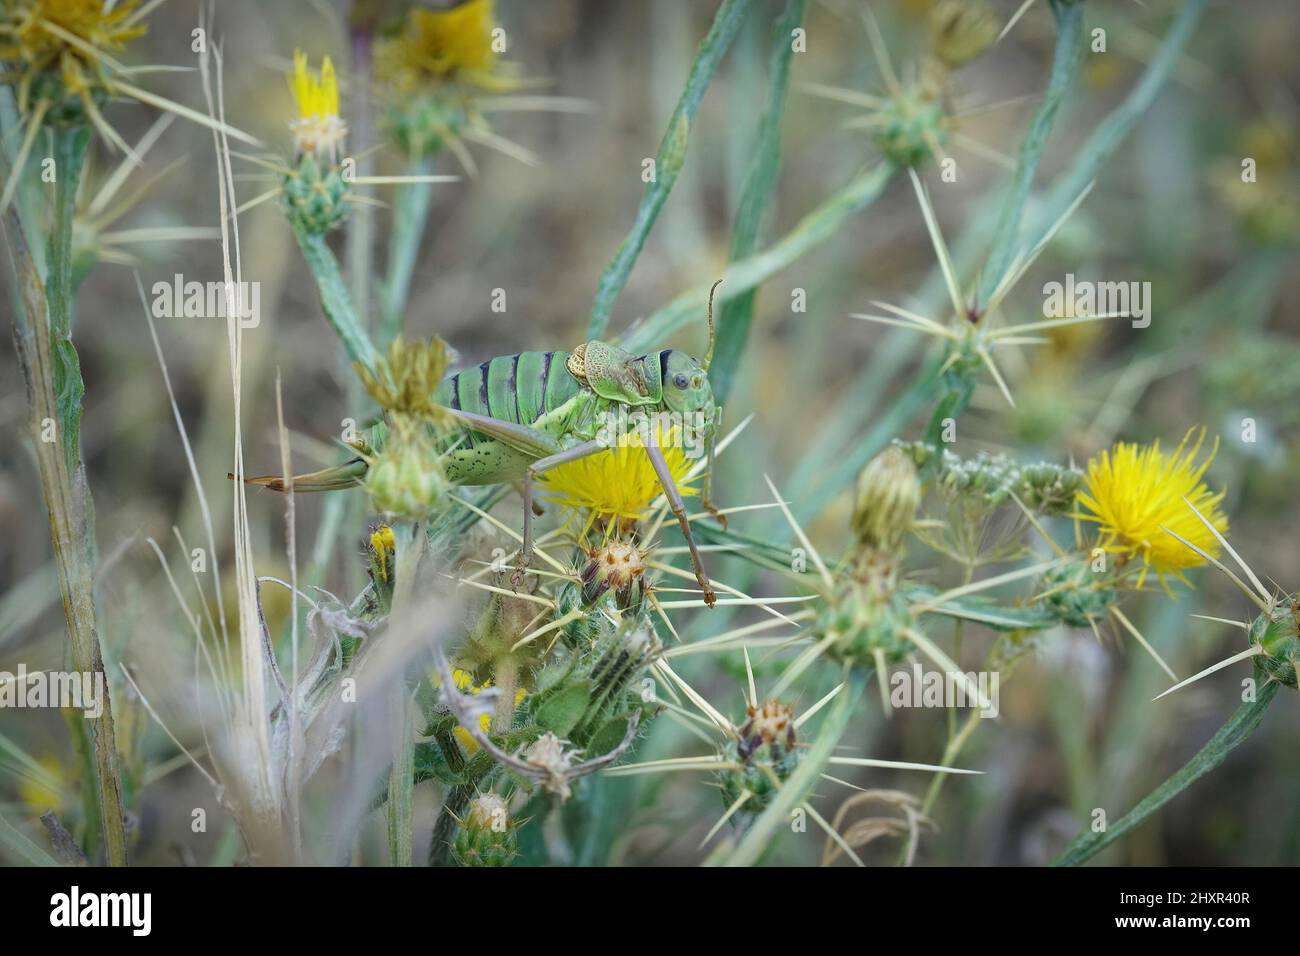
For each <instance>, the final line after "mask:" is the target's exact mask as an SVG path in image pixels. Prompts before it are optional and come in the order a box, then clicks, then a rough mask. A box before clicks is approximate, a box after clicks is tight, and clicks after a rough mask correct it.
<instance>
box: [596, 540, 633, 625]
mask: <svg viewBox="0 0 1300 956" xmlns="http://www.w3.org/2000/svg"><path fill="white" fill-rule="evenodd" d="M645 568H646V565H645V554H644V553H643V552H642V551H641V550H640V549H639V548H637V546H636V545H634V544H632V543H631V542H630V541H619V540H617V539H614V540H610V541H607V542H605V543H604V544H603V545H601V546H600V547H599V548H593V549H592V550H591V552H590V560H589V561H588V562H587V566H586V567H585V568H583V569H582V601H583V604H584V605H587V606H590V605H593V604H595V603H596V602H597V601H599V600H600V599H601V597H603V596H604V595H605V594H606V593H607V592H609V591H613V593H614V602H615V604H616V605H617V606H618V607H619V608H620V609H621V610H627V609H629V608H633V607H636V606H637V605H639V604H640V603H641V595H642V579H643V578H644V576H645Z"/></svg>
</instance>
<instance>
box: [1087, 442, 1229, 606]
mask: <svg viewBox="0 0 1300 956" xmlns="http://www.w3.org/2000/svg"><path fill="white" fill-rule="evenodd" d="M1191 437H1192V431H1188V433H1187V434H1186V435H1185V436H1183V440H1182V441H1181V442H1179V444H1178V448H1177V449H1175V451H1174V452H1173V454H1172V455H1169V454H1166V453H1164V452H1162V451H1161V450H1160V442H1158V441H1157V442H1154V443H1153V444H1151V445H1148V446H1144V447H1140V446H1138V445H1136V444H1131V443H1127V442H1120V443H1119V444H1117V445H1116V446H1115V447H1114V449H1112V450H1111V451H1109V452H1107V451H1102V452H1101V453H1100V454H1099V455H1098V456H1097V457H1096V458H1093V459H1092V460H1091V461H1089V462H1088V473H1087V476H1086V477H1085V490H1083V491H1080V492H1079V496H1078V502H1079V504H1080V505H1081V506H1082V507H1083V508H1085V509H1086V510H1087V512H1089V513H1086V514H1079V515H1077V517H1079V518H1082V519H1083V520H1085V521H1094V522H1096V523H1097V524H1098V525H1099V528H1100V531H1101V537H1100V539H1099V542H1098V543H1099V546H1100V547H1102V548H1103V549H1105V550H1106V551H1108V552H1110V553H1112V554H1119V555H1122V556H1123V560H1125V561H1127V560H1129V559H1131V558H1134V557H1137V556H1141V558H1142V562H1143V568H1142V574H1141V576H1140V577H1139V579H1138V586H1139V587H1141V586H1142V582H1143V581H1144V580H1145V578H1146V574H1147V571H1148V570H1154V571H1155V572H1156V573H1157V574H1158V575H1160V577H1161V580H1162V581H1163V579H1164V576H1165V575H1166V574H1172V575H1174V576H1175V577H1178V578H1180V579H1181V578H1182V572H1183V571H1184V570H1186V569H1187V568H1193V567H1198V566H1199V565H1202V564H1204V563H1205V559H1204V558H1202V557H1201V556H1200V555H1199V554H1197V553H1196V552H1195V551H1193V550H1192V549H1191V548H1189V547H1187V545H1185V544H1183V543H1182V542H1181V541H1179V540H1178V538H1175V537H1174V536H1173V535H1171V534H1168V533H1166V531H1165V529H1166V528H1167V529H1168V530H1169V531H1172V532H1173V533H1174V534H1176V535H1178V536H1179V537H1181V538H1183V539H1184V540H1186V541H1189V542H1191V543H1192V544H1194V545H1196V547H1198V548H1200V549H1201V550H1202V551H1204V552H1205V553H1206V554H1209V555H1211V556H1213V557H1218V554H1219V542H1218V540H1217V539H1216V538H1215V536H1214V535H1213V533H1211V531H1210V529H1209V528H1207V527H1206V526H1205V524H1204V522H1202V521H1201V520H1200V518H1198V517H1197V516H1196V515H1195V514H1194V513H1193V511H1192V509H1191V508H1189V507H1188V506H1187V504H1188V502H1190V503H1191V504H1192V505H1193V506H1194V507H1195V508H1196V510H1197V511H1199V512H1200V513H1201V514H1203V515H1205V517H1206V518H1207V519H1208V520H1209V521H1210V522H1211V523H1212V524H1213V525H1214V527H1215V528H1216V529H1217V530H1218V531H1219V533H1220V534H1225V535H1226V534H1227V531H1228V519H1227V517H1226V516H1225V515H1224V514H1223V512H1222V511H1220V510H1219V505H1220V503H1221V502H1222V501H1223V492H1222V491H1220V492H1218V493H1217V494H1214V493H1211V492H1210V490H1209V489H1208V488H1207V487H1206V486H1205V483H1204V482H1203V481H1202V480H1201V478H1202V476H1203V475H1204V474H1205V471H1206V469H1207V468H1209V466H1210V462H1211V461H1213V460H1214V455H1215V453H1216V452H1217V451H1218V442H1217V441H1216V442H1215V445H1214V448H1212V449H1211V450H1210V453H1209V455H1207V456H1206V458H1205V460H1204V461H1202V462H1201V463H1200V464H1199V465H1198V464H1196V457H1197V455H1198V454H1199V453H1200V450H1201V445H1202V443H1203V442H1204V440H1205V429H1203V428H1202V429H1201V432H1200V434H1199V435H1198V436H1197V437H1196V441H1195V443H1193V444H1192V445H1191V447H1190V448H1189V447H1188V442H1189V441H1190V440H1191ZM1184 499H1186V500H1184Z"/></svg>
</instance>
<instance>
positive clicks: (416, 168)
mask: <svg viewBox="0 0 1300 956" xmlns="http://www.w3.org/2000/svg"><path fill="white" fill-rule="evenodd" d="M432 170H433V160H432V159H430V158H429V157H427V156H418V157H415V158H413V159H412V160H411V161H410V163H409V165H408V166H407V168H406V175H408V176H427V175H429V174H430V173H431V172H432ZM432 201H433V184H432V183H422V182H415V183H401V184H399V185H398V187H397V190H396V192H395V193H394V196H393V231H392V235H391V236H390V238H389V241H388V268H387V273H386V275H385V278H384V285H383V288H382V289H381V291H380V299H381V307H382V310H383V311H382V313H381V316H380V326H379V341H380V343H382V344H387V343H388V342H391V341H393V339H395V338H397V335H398V333H399V332H401V331H402V317H403V315H404V314H405V312H406V303H407V302H408V301H409V299H410V296H411V277H412V276H413V275H414V274H415V262H416V259H417V258H418V256H419V253H420V240H421V238H422V237H423V236H424V227H425V224H426V223H427V222H428V219H429V207H430V205H431V204H432Z"/></svg>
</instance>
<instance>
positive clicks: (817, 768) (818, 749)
mask: <svg viewBox="0 0 1300 956" xmlns="http://www.w3.org/2000/svg"><path fill="white" fill-rule="evenodd" d="M870 677H871V669H869V668H858V667H854V668H850V669H849V671H848V674H847V675H846V676H845V687H844V690H843V692H842V693H841V694H840V695H839V697H838V698H837V699H836V701H835V704H834V705H833V706H832V708H831V712H830V713H829V714H827V715H826V717H825V719H824V720H823V721H822V724H821V727H819V728H818V730H817V736H816V737H815V738H813V741H812V743H811V744H809V746H808V749H807V750H805V751H803V755H802V756H801V757H800V760H799V767H798V768H797V769H796V770H795V772H794V773H792V774H790V776H789V777H788V778H787V779H786V781H785V783H784V784H783V785H782V787H781V789H780V790H778V791H777V793H776V796H775V797H773V798H772V802H771V803H769V804H768V805H767V809H765V810H764V811H763V812H762V813H760V814H759V815H758V818H757V819H756V820H754V822H753V824H752V825H751V826H750V828H749V830H748V831H747V832H746V833H745V835H744V837H743V838H742V839H741V841H740V842H739V843H738V844H736V847H735V849H733V850H732V851H731V852H730V853H728V854H726V856H725V857H723V858H722V859H721V860H719V861H718V862H719V863H720V864H721V865H722V866H753V865H754V864H755V863H758V862H759V860H760V859H761V858H762V857H763V855H764V854H765V853H767V851H768V850H769V849H771V847H772V846H773V845H774V844H775V842H776V839H777V836H778V834H779V833H780V831H781V829H782V828H783V827H789V826H790V816H791V814H792V813H793V812H794V810H795V809H796V808H797V807H799V806H800V805H801V804H803V802H804V801H805V800H807V799H808V797H809V796H810V795H811V794H812V792H813V789H814V788H815V787H816V786H817V783H818V781H820V780H821V775H822V772H823V771H824V770H825V769H826V763H827V761H828V760H830V758H831V756H832V755H833V753H834V751H835V748H836V747H837V746H838V745H839V742H840V738H841V737H842V736H844V731H845V729H846V728H847V727H848V725H849V720H850V718H852V716H853V714H854V713H855V712H856V707H857V703H858V698H860V697H861V696H862V690H863V688H864V687H866V685H867V681H868V680H869V679H870Z"/></svg>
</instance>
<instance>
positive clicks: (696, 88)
mask: <svg viewBox="0 0 1300 956" xmlns="http://www.w3.org/2000/svg"><path fill="white" fill-rule="evenodd" d="M751 2H752V0H722V4H721V5H720V6H719V7H718V12H717V14H716V15H715V16H714V18H713V24H712V26H710V27H709V32H708V33H707V34H705V37H704V40H703V41H702V42H701V43H700V47H699V50H698V51H697V52H696V54H695V61H694V62H693V63H692V64H691V72H690V75H689V76H688V77H687V78H686V88H685V89H684V90H682V95H681V98H680V99H679V100H678V101H677V108H676V109H675V110H673V115H672V118H671V119H670V120H669V121H668V129H667V130H666V131H665V133H664V137H663V140H662V141H661V142H660V144H659V152H658V154H657V155H656V156H655V175H654V179H653V180H652V181H651V182H649V183H647V184H646V188H645V192H644V193H643V194H642V196H641V204H640V206H638V207H637V211H636V219H635V221H634V222H633V223H632V231H631V232H630V233H629V234H628V237H627V238H626V239H624V240H623V244H622V245H621V246H619V247H618V252H616V253H615V254H614V258H613V259H612V260H610V263H609V265H608V266H606V267H605V271H604V272H603V273H601V276H600V284H599V285H598V286H597V288H596V301H595V302H594V303H593V305H592V308H591V322H590V323H589V325H588V327H587V338H588V339H599V338H601V337H602V336H603V335H604V334H605V329H606V328H608V326H609V316H610V313H611V312H612V311H613V308H614V300H615V299H617V298H618V296H619V293H620V292H622V291H623V287H624V286H625V285H627V280H628V276H630V275H631V274H632V267H633V266H634V265H635V264H636V260H637V256H639V255H640V254H641V250H642V249H643V248H644V247H645V243H646V238H647V237H648V236H649V235H650V230H651V229H653V228H654V224H655V220H657V219H658V218H659V213H660V211H661V210H662V209H663V207H664V203H665V202H667V201H668V194H669V193H670V192H672V188H673V185H674V184H675V183H676V182H677V176H678V174H680V173H681V171H682V165H683V163H684V162H685V161H686V147H687V140H688V139H689V138H690V131H691V122H692V121H693V120H694V119H695V113H696V111H697V110H698V109H699V106H700V100H702V99H703V98H704V91H705V90H707V89H708V88H709V83H710V82H711V81H712V80H713V74H714V72H715V71H716V70H717V68H718V63H719V62H720V61H721V60H722V57H723V55H724V54H725V53H726V52H727V48H728V47H730V46H731V41H732V40H733V39H735V36H736V32H737V31H738V30H739V29H740V23H741V20H743V19H744V16H745V13H746V12H747V11H748V10H749V6H750V3H751Z"/></svg>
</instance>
